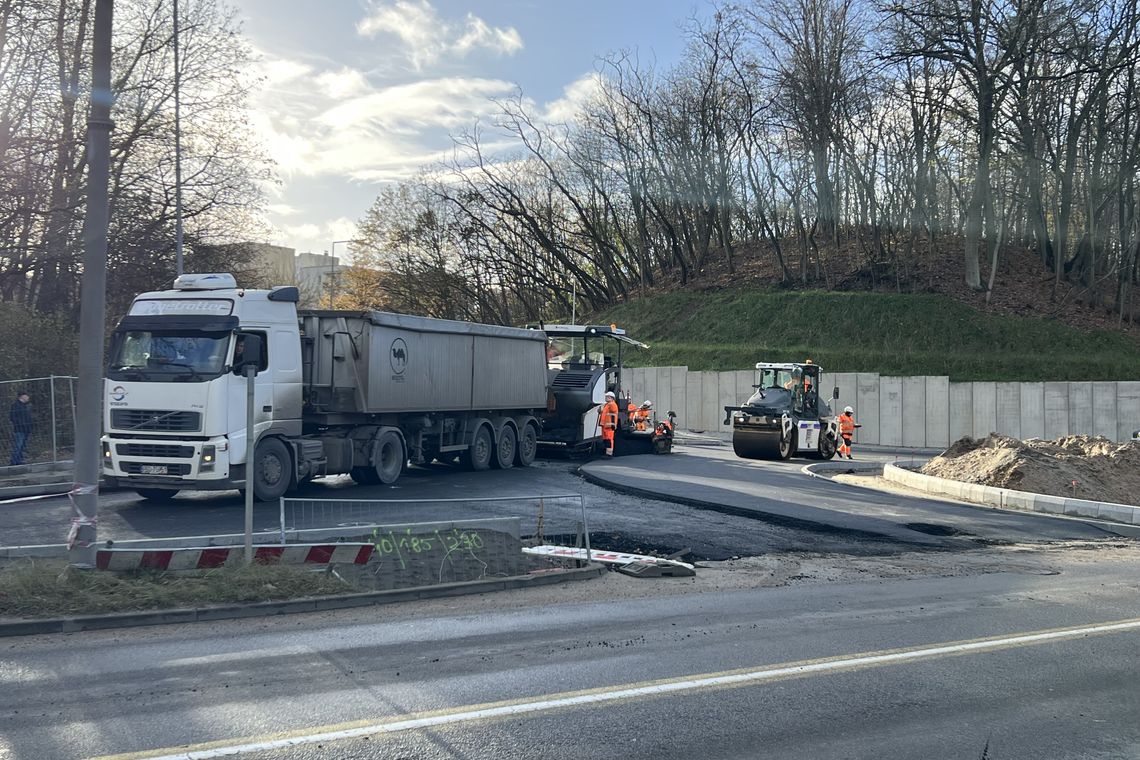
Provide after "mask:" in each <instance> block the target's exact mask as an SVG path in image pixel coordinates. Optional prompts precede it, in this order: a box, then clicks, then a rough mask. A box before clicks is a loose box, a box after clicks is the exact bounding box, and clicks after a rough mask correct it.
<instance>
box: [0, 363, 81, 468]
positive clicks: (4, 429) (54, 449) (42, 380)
mask: <svg viewBox="0 0 1140 760" xmlns="http://www.w3.org/2000/svg"><path fill="white" fill-rule="evenodd" d="M20 393H27V394H28V404H29V405H30V406H29V407H27V408H26V409H25V408H24V407H23V405H22V402H20V401H18V400H17V395H18V394H20ZM0 403H3V411H4V415H3V417H2V418H0V467H3V466H5V465H21V464H43V463H49V462H67V461H71V459H72V455H73V453H74V449H75V378H74V377H67V376H59V375H56V376H50V377H36V378H27V379H24V380H4V381H0ZM25 411H26V412H28V414H25ZM29 417H30V424H29V419H28V418H29ZM18 449H20V450H18Z"/></svg>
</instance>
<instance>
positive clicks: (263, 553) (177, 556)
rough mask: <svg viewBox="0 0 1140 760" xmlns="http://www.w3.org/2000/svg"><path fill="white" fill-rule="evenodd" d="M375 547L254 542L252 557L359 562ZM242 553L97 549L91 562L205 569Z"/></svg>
mask: <svg viewBox="0 0 1140 760" xmlns="http://www.w3.org/2000/svg"><path fill="white" fill-rule="evenodd" d="M375 549H376V547H375V546H373V545H372V544H348V543H344V544H287V545H284V546H281V545H278V546H255V547H254V549H253V561H254V562H255V563H258V564H262V565H330V564H342V565H363V564H365V563H367V562H368V559H369V558H370V557H371V556H372V552H373V551H375ZM244 556H245V550H244V548H243V547H241V546H211V547H204V548H195V549H100V550H99V551H98V552H97V553H96V558H95V566H96V567H98V568H99V569H100V570H142V569H147V570H208V569H211V568H216V567H235V566H237V565H240V564H241V563H242V561H243V558H244Z"/></svg>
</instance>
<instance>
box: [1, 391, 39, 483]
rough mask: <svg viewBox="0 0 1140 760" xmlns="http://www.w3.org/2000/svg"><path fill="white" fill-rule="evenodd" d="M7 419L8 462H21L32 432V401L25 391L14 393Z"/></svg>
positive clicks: (13, 463) (14, 463)
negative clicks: (9, 453)
mask: <svg viewBox="0 0 1140 760" xmlns="http://www.w3.org/2000/svg"><path fill="white" fill-rule="evenodd" d="M8 419H9V420H11V422H12V459H11V461H9V463H8V464H12V465H16V464H23V463H24V448H25V447H26V446H27V445H28V437H29V436H31V434H32V403H31V397H30V396H29V395H28V392H27V391H20V392H19V393H17V394H16V400H15V401H13V402H12V408H11V409H9V410H8ZM0 461H2V460H0Z"/></svg>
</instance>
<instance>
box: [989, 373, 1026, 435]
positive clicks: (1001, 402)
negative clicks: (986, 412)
mask: <svg viewBox="0 0 1140 760" xmlns="http://www.w3.org/2000/svg"><path fill="white" fill-rule="evenodd" d="M994 430H995V431H996V432H998V433H1001V434H1002V435H1008V436H1010V437H1013V438H1021V383H998V384H997V427H996V428H994Z"/></svg>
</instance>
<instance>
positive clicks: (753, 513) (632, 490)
mask: <svg viewBox="0 0 1140 760" xmlns="http://www.w3.org/2000/svg"><path fill="white" fill-rule="evenodd" d="M587 464H589V463H587ZM584 468H585V465H581V466H579V467H578V469H577V473H578V476H579V477H580V478H582V479H583V480H585V481H586V482H587V483H592V484H594V485H596V486H600V487H602V488H605V489H607V490H610V491H615V492H617V493H624V494H628V495H630V496H639V497H641V498H643V499H652V500H654V501H664V502H669V503H671V504H681V505H684V506H686V507H694V508H696V509H704V510H708V511H709V512H719V513H720V514H723V515H732V516H733V517H745V518H748V519H750V520H760V521H761V522H766V523H769V524H771V525H776V526H779V527H782V528H793V529H796V530H805V531H810V532H812V533H823V534H828V535H836V536H851V537H854V538H858V539H862V540H864V541H881V542H890V543H893V544H901V545H914V546H915V547H918V548H921V549H930V548H932V547H931V546H930V545H929V544H926V543H923V542H921V541H914V542H908V541H907V540H906V539H904V538H901V537H898V536H892V535H890V534H888V533H875V532H874V531H869V530H859V529H857V528H841V527H839V526H836V525H832V524H830V523H825V522H819V521H816V520H804V519H802V518H796V517H787V516H786V515H778V514H775V513H773V512H765V511H763V510H759V509H743V508H740V507H733V506H729V505H727V504H718V503H717V502H715V501H706V500H703V499H693V498H689V497H687V496H677V495H675V494H671V493H667V492H664V491H653V490H651V489H648V488H638V487H637V486H631V485H627V484H625V483H617V482H614V481H612V480H609V479H607V478H603V477H600V476H598V475H594V474H592V473H590V472H587V471H586V470H585V469H584ZM817 477H822V476H817Z"/></svg>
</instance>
